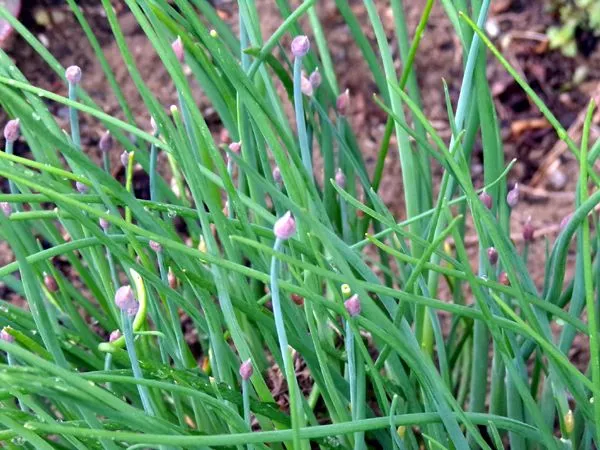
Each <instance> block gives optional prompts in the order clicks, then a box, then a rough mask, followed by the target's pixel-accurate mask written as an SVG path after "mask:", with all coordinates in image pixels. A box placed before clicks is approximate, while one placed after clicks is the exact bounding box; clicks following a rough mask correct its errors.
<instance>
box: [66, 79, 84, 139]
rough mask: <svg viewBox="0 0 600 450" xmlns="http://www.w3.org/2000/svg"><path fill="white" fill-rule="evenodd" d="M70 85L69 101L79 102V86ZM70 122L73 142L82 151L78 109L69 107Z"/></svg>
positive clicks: (69, 83)
mask: <svg viewBox="0 0 600 450" xmlns="http://www.w3.org/2000/svg"><path fill="white" fill-rule="evenodd" d="M68 85H69V100H71V101H74V102H76V101H77V84H76V83H71V82H70V81H69V82H68ZM69 122H70V124H71V140H72V141H73V145H74V146H75V147H76V148H77V149H78V150H81V134H80V132H79V114H78V110H77V108H75V107H74V106H72V105H70V106H69Z"/></svg>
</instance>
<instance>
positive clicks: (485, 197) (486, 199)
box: [479, 191, 493, 209]
mask: <svg viewBox="0 0 600 450" xmlns="http://www.w3.org/2000/svg"><path fill="white" fill-rule="evenodd" d="M479 200H481V203H483V204H484V205H485V207H486V208H487V209H492V203H493V200H492V196H491V195H490V194H488V193H487V192H485V191H483V192H482V193H481V194H479Z"/></svg>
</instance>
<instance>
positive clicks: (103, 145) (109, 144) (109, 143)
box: [98, 131, 114, 153]
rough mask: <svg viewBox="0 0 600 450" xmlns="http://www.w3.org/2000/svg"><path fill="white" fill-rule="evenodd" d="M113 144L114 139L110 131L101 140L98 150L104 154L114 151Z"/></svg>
mask: <svg viewBox="0 0 600 450" xmlns="http://www.w3.org/2000/svg"><path fill="white" fill-rule="evenodd" d="M113 144H114V139H113V137H112V135H111V134H110V131H106V132H105V133H104V134H103V135H102V137H101V138H100V142H98V148H99V149H100V151H101V152H102V153H108V152H110V151H111V150H112V148H113Z"/></svg>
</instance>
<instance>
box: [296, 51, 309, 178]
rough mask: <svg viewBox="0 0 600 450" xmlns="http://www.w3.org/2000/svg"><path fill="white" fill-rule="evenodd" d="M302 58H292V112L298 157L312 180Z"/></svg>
mask: <svg viewBox="0 0 600 450" xmlns="http://www.w3.org/2000/svg"><path fill="white" fill-rule="evenodd" d="M301 80H302V57H295V58H294V111H295V113H296V126H297V127H298V140H299V141H300V155H301V157H302V164H303V165H304V169H305V170H306V173H307V175H308V176H309V177H310V178H311V179H312V177H313V170H312V160H311V156H310V149H309V147H308V134H307V133H306V120H305V118H304V101H303V98H302V90H301V83H302V82H301Z"/></svg>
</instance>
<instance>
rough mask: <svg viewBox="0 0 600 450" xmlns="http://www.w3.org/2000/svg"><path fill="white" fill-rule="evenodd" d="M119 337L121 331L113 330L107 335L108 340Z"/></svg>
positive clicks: (112, 340) (114, 339) (111, 340)
mask: <svg viewBox="0 0 600 450" xmlns="http://www.w3.org/2000/svg"><path fill="white" fill-rule="evenodd" d="M120 337H121V331H119V330H113V331H112V332H111V333H110V336H109V337H108V342H115V341H116V340H117V339H119V338H120Z"/></svg>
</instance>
